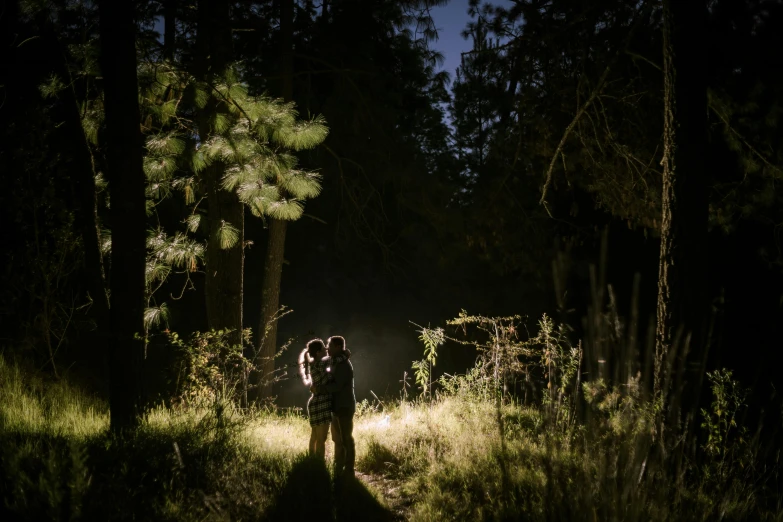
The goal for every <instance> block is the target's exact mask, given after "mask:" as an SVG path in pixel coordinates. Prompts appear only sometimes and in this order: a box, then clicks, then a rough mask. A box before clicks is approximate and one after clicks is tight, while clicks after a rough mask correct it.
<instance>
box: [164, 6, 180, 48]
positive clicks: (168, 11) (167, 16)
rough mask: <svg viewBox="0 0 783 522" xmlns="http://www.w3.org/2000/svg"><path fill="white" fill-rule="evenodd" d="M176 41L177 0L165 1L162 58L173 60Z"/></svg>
mask: <svg viewBox="0 0 783 522" xmlns="http://www.w3.org/2000/svg"><path fill="white" fill-rule="evenodd" d="M176 39H177V0H165V2H164V4H163V57H164V58H165V59H167V60H169V61H171V60H174V49H175V48H176Z"/></svg>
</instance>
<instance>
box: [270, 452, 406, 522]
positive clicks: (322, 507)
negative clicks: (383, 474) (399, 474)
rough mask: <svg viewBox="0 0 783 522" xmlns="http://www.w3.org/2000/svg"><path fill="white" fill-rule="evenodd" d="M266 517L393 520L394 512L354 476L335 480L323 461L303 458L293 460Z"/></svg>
mask: <svg viewBox="0 0 783 522" xmlns="http://www.w3.org/2000/svg"><path fill="white" fill-rule="evenodd" d="M266 520H268V521H269V522H273V521H278V520H292V521H293V520H317V521H318V522H327V521H334V522H344V521H345V522H347V521H354V520H355V521H359V520H361V521H367V520H372V521H380V522H384V521H392V520H394V514H393V513H392V512H391V511H390V510H388V509H387V508H385V507H384V506H383V505H382V504H381V503H380V502H378V499H376V498H375V497H374V496H373V494H372V493H371V492H370V491H369V490H368V489H367V488H366V487H365V486H364V484H363V483H362V482H361V481H359V480H357V479H355V478H344V479H337V480H336V481H335V482H334V483H332V480H331V476H330V475H329V470H328V469H327V468H326V465H325V464H324V462H323V460H320V459H316V458H312V457H303V458H301V459H299V460H297V462H296V463H294V466H293V467H292V469H291V472H290V473H289V475H288V478H287V480H286V483H285V485H284V486H283V489H282V490H281V491H280V493H279V494H278V496H277V498H276V499H275V501H274V503H273V506H272V507H271V508H270V509H269V511H267V516H266Z"/></svg>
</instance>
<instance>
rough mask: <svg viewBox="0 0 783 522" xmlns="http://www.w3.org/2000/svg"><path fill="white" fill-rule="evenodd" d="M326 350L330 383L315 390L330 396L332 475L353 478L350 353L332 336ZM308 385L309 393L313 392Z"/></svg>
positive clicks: (353, 401)
mask: <svg viewBox="0 0 783 522" xmlns="http://www.w3.org/2000/svg"><path fill="white" fill-rule="evenodd" d="M326 349H327V351H328V352H329V357H331V360H332V363H331V366H330V368H329V371H330V373H331V374H332V382H331V383H329V384H325V385H323V386H318V391H327V392H329V393H331V394H332V425H331V427H332V440H333V441H334V475H335V477H339V476H341V475H345V476H350V477H352V476H354V463H355V461H356V445H355V444H354V440H353V415H354V413H355V412H356V395H355V394H354V389H353V365H352V364H351V361H349V360H348V359H350V357H351V352H350V351H348V349H347V348H346V346H345V339H344V338H343V337H341V336H339V335H334V336H332V337H330V338H329V340H328V341H327V345H326ZM315 388H316V387H315V386H311V387H310V391H312V392H313V393H315V392H316V389H315Z"/></svg>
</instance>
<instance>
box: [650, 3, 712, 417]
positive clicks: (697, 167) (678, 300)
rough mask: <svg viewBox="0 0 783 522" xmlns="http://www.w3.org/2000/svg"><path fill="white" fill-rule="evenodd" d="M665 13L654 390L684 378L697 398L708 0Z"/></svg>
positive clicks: (702, 321)
mask: <svg viewBox="0 0 783 522" xmlns="http://www.w3.org/2000/svg"><path fill="white" fill-rule="evenodd" d="M663 9H664V156H663V161H662V163H663V194H662V207H663V213H662V217H661V251H660V262H659V276H658V327H657V331H656V371H655V390H656V393H659V394H660V393H663V394H665V393H666V389H665V388H666V387H667V386H669V385H672V384H674V385H675V386H677V387H678V388H679V385H677V383H675V382H673V381H670V380H668V379H667V378H666V377H665V376H666V375H670V376H671V377H672V378H673V379H675V380H676V381H679V380H680V379H682V378H683V377H684V380H685V383H686V384H685V389H684V390H683V399H684V400H688V401H691V400H694V398H695V397H694V394H697V393H698V389H699V388H700V386H701V375H702V373H703V368H702V364H701V362H702V361H703V360H704V357H705V355H706V349H707V347H706V346H704V343H705V340H706V335H705V327H706V320H707V312H708V300H707V262H708V257H707V225H708V223H707V221H708V204H709V203H708V175H707V171H706V169H705V165H704V157H705V152H706V145H707V86H706V66H705V64H706V57H705V54H704V53H705V45H704V39H705V36H706V23H707V7H706V4H705V2H704V1H697V0H693V1H690V2H682V1H680V0H664V1H663ZM688 338H690V340H689V342H688V343H687V345H686V344H685V343H686V342H687V341H688ZM673 349H677V350H678V353H679V355H678V357H677V359H679V360H678V361H676V363H675V364H676V369H677V370H678V371H679V372H682V371H684V372H685V373H684V375H682V374H680V376H679V378H678V376H677V375H671V373H669V372H670V371H671V370H672V368H669V369H668V370H667V369H666V368H665V366H666V361H667V360H668V359H669V356H668V354H669V353H670V352H671V350H673ZM686 349H687V352H686ZM667 383H668V384H667ZM683 406H684V407H686V409H687V408H688V407H690V406H693V404H684V403H683Z"/></svg>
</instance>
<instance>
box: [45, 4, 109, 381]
mask: <svg viewBox="0 0 783 522" xmlns="http://www.w3.org/2000/svg"><path fill="white" fill-rule="evenodd" d="M39 23H40V26H41V27H42V28H43V35H42V36H43V42H44V45H45V46H47V47H48V48H49V49H58V52H57V55H58V56H62V57H63V60H61V61H58V62H56V63H57V65H56V67H55V69H54V72H55V74H56V75H57V76H58V77H60V78H63V79H64V80H65V81H66V83H67V84H68V87H67V88H66V89H65V90H64V91H63V92H64V97H63V100H62V103H60V104H58V105H57V106H56V107H57V108H56V109H55V110H56V113H55V114H56V115H57V117H58V119H59V120H60V121H62V122H63V125H61V126H59V127H58V138H59V142H60V143H62V144H63V150H66V151H68V152H67V153H66V154H65V156H66V157H68V158H70V161H71V168H70V169H69V172H73V173H74V176H73V187H74V193H75V200H76V209H75V216H76V221H75V226H76V228H77V230H78V231H79V234H80V236H81V239H82V248H83V254H84V275H85V280H86V283H87V292H88V294H89V296H90V298H91V299H92V306H91V308H90V314H91V316H92V318H93V319H94V320H95V323H96V326H97V328H96V331H97V335H94V336H91V337H90V339H89V340H88V342H87V343H86V346H85V348H86V349H85V350H84V351H83V352H82V353H83V354H84V355H86V356H87V358H88V360H89V363H90V366H91V367H93V368H94V369H95V370H98V371H100V374H101V375H105V373H106V370H105V368H104V367H105V364H106V362H107V361H106V352H105V348H106V346H107V342H106V337H107V336H108V334H109V298H108V296H107V293H106V277H105V274H104V270H103V255H102V253H101V244H100V243H101V242H100V230H99V227H98V198H97V195H96V192H97V191H96V186H95V164H94V158H93V156H92V152H91V150H90V144H89V142H88V140H87V136H86V134H85V133H84V127H83V126H82V117H81V114H80V113H79V105H80V100H79V96H78V94H77V85H80V83H79V82H75V81H74V79H73V77H72V76H71V72H70V71H69V69H68V64H67V63H66V62H65V60H64V58H65V49H63V47H62V43H61V42H60V40H59V37H58V34H57V31H56V29H55V27H54V26H53V22H52V21H51V19H50V18H49V17H48V16H42V19H41V20H40V22H39Z"/></svg>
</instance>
